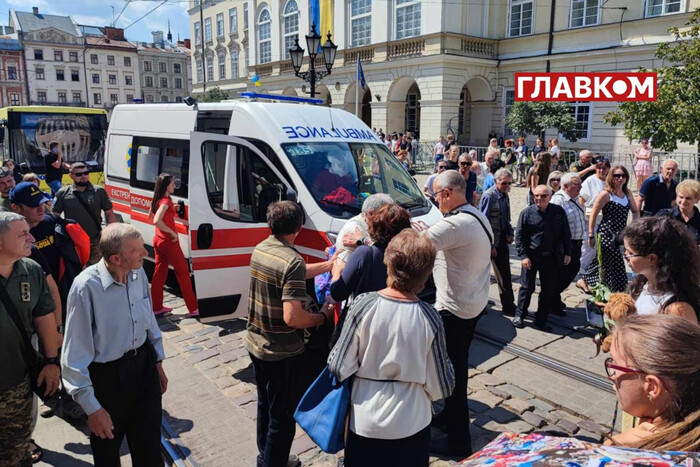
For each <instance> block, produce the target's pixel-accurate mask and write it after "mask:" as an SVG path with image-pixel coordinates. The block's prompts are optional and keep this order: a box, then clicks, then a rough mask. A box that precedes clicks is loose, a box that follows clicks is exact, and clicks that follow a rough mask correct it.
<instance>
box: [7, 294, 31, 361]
mask: <svg viewBox="0 0 700 467" xmlns="http://www.w3.org/2000/svg"><path fill="white" fill-rule="evenodd" d="M0 301H2V304H3V305H4V306H5V310H7V314H8V315H10V318H12V322H13V323H15V326H16V327H17V331H19V334H20V335H21V336H22V341H24V352H25V353H26V354H27V358H28V360H29V363H34V362H35V361H36V358H37V357H36V352H35V351H34V347H32V341H31V340H30V339H29V336H28V335H27V330H26V329H25V327H24V325H23V324H22V320H21V319H20V317H19V313H17V308H15V304H14V303H13V302H12V299H11V298H10V296H9V295H8V294H7V290H6V289H5V287H4V286H3V285H0Z"/></svg>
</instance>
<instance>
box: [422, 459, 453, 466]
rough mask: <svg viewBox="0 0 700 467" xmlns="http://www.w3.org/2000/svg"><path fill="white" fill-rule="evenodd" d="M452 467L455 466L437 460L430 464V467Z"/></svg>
mask: <svg viewBox="0 0 700 467" xmlns="http://www.w3.org/2000/svg"><path fill="white" fill-rule="evenodd" d="M451 465H453V464H451V463H449V462H448V461H444V460H442V459H437V460H435V461H433V462H430V463H429V464H428V466H429V467H450V466H451Z"/></svg>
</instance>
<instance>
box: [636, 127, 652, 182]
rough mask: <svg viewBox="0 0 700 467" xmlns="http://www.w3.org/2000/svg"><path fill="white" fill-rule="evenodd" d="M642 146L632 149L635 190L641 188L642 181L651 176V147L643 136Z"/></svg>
mask: <svg viewBox="0 0 700 467" xmlns="http://www.w3.org/2000/svg"><path fill="white" fill-rule="evenodd" d="M641 144H642V146H641V147H638V148H637V149H635V150H634V175H635V176H636V178H637V191H639V190H640V189H641V188H642V185H644V182H645V181H646V180H647V178H649V177H650V176H651V148H650V147H649V141H648V140H647V139H646V138H644V139H642V141H641Z"/></svg>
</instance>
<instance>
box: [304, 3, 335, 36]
mask: <svg viewBox="0 0 700 467" xmlns="http://www.w3.org/2000/svg"><path fill="white" fill-rule="evenodd" d="M309 17H310V19H311V22H312V23H313V24H315V25H316V32H318V34H319V35H320V36H321V45H323V44H324V43H325V42H326V40H325V39H326V34H328V33H329V32H330V33H331V34H333V0H310V1H309Z"/></svg>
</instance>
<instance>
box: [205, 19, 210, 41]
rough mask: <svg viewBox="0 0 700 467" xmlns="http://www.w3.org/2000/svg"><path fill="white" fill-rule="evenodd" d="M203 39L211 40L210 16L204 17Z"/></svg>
mask: <svg viewBox="0 0 700 467" xmlns="http://www.w3.org/2000/svg"><path fill="white" fill-rule="evenodd" d="M204 40H205V41H207V42H209V41H210V40H211V18H205V19H204Z"/></svg>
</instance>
